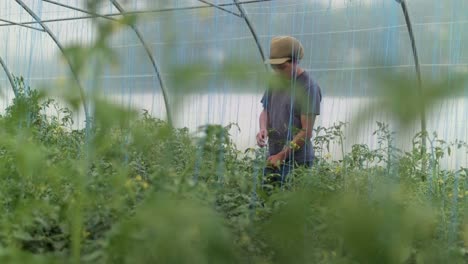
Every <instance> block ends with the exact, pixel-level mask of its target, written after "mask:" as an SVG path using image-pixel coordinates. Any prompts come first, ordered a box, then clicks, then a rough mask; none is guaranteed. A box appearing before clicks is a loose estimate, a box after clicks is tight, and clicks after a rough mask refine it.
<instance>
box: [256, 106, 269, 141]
mask: <svg viewBox="0 0 468 264" xmlns="http://www.w3.org/2000/svg"><path fill="white" fill-rule="evenodd" d="M259 122H260V132H258V134H257V144H258V146H260V147H265V146H266V139H267V137H268V130H267V127H268V112H267V111H266V110H265V109H264V110H263V111H262V113H260V118H259Z"/></svg>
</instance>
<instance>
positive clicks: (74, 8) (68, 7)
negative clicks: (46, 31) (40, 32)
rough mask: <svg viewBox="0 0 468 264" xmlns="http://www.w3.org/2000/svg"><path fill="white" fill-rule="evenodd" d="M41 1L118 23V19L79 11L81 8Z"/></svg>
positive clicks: (48, 0)
mask: <svg viewBox="0 0 468 264" xmlns="http://www.w3.org/2000/svg"><path fill="white" fill-rule="evenodd" d="M42 1H43V2H46V3H49V4H53V5H56V6H61V7H64V8H67V9H71V10H74V11H79V12H82V13H85V14H88V15H92V16H93V17H100V18H104V19H109V20H112V21H116V22H117V21H119V20H118V19H116V18H113V17H109V16H106V15H100V14H97V13H93V12H90V11H88V10H84V9H81V8H78V7H74V6H70V5H66V4H62V3H59V2H55V1H52V0H42ZM43 22H44V21H43Z"/></svg>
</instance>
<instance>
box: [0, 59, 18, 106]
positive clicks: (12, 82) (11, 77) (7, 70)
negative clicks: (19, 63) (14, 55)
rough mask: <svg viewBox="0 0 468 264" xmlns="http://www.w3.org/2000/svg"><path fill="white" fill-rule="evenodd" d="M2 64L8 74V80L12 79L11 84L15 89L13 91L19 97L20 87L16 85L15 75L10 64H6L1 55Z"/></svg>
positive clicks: (0, 62) (0, 61)
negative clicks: (12, 73)
mask: <svg viewBox="0 0 468 264" xmlns="http://www.w3.org/2000/svg"><path fill="white" fill-rule="evenodd" d="M0 64H1V65H2V68H3V70H5V73H6V75H7V78H8V81H10V85H11V88H12V89H13V93H14V94H15V97H18V89H17V87H16V83H15V80H14V79H13V76H11V73H10V70H9V69H8V66H7V65H6V63H5V61H4V60H3V58H2V57H1V56H0Z"/></svg>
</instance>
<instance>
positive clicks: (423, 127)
mask: <svg viewBox="0 0 468 264" xmlns="http://www.w3.org/2000/svg"><path fill="white" fill-rule="evenodd" d="M396 1H397V2H398V3H399V4H400V5H401V8H402V10H403V14H404V16H405V20H406V26H407V28H408V33H409V37H410V40H411V47H412V49H413V56H414V64H415V67H416V74H417V78H418V89H419V93H420V95H421V103H422V105H421V109H420V111H421V132H422V133H423V135H422V151H426V146H427V125H426V102H425V99H424V93H423V88H422V78H421V66H420V63H419V57H418V49H417V47H416V40H415V37H414V32H413V26H412V24H411V19H410V15H409V11H408V6H407V5H406V1H405V0H396Z"/></svg>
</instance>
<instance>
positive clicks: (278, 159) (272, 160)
mask: <svg viewBox="0 0 468 264" xmlns="http://www.w3.org/2000/svg"><path fill="white" fill-rule="evenodd" d="M284 159H285V157H284V154H283V153H282V152H280V153H278V154H275V155H272V156H270V157H269V158H268V165H269V166H272V167H274V168H279V167H280V166H281V164H283V163H284Z"/></svg>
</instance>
